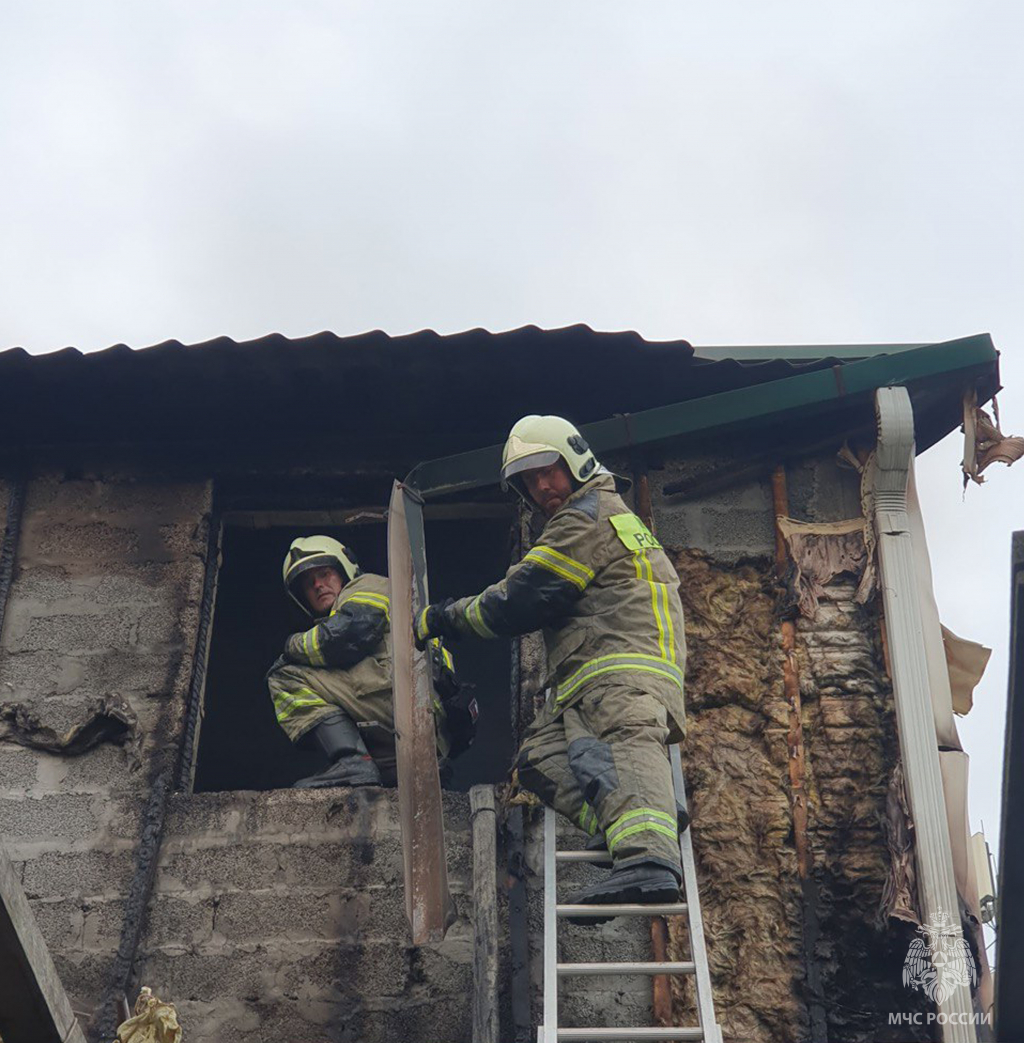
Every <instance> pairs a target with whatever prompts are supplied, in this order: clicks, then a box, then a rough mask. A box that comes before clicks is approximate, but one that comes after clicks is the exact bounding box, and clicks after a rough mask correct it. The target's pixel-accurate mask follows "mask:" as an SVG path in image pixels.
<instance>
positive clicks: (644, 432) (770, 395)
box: [406, 333, 999, 498]
mask: <svg viewBox="0 0 1024 1043" xmlns="http://www.w3.org/2000/svg"><path fill="white" fill-rule="evenodd" d="M998 357H999V353H998V352H997V351H996V349H995V345H994V344H993V343H992V338H991V337H990V336H989V335H988V334H987V333H983V334H978V335H976V336H972V337H962V338H959V339H957V340H951V341H944V342H942V343H939V344H928V345H925V346H923V347H917V348H906V349H904V350H900V351H898V352H895V353H894V354H890V355H881V356H877V357H872V358H865V359H862V360H860V361H856V362H850V363H847V364H844V365H835V366H833V367H832V368H831V369H824V370H817V371H815V372H813V373H805V374H801V375H798V376H793V377H787V378H785V379H782V380H775V381H771V382H769V383H766V384H759V385H756V386H754V387H750V388H742V389H739V390H735V391H725V392H721V393H719V394H717V395H708V396H706V397H705V398H699V399H691V400H689V401H686V402H678V403H675V404H673V405H669V406H659V407H657V408H655V409H648V410H645V411H643V412H640V413H632V414H629V415H628V416H615V417H610V418H608V419H607V420H600V421H597V422H596V423H592V424H587V425H585V426H584V427H583V428H582V432H583V434H584V436H585V437H586V439H587V441H588V442H589V443H590V445H591V446H592V448H593V449H594V451H595V452H596V453H597V454H599V455H600V454H601V453H608V452H614V451H616V450H619V449H625V448H627V447H632V446H642V445H648V444H652V443H657V442H666V441H669V440H672V441H676V440H679V439H685V438H686V437H687V436H692V435H696V434H701V435H706V434H708V433H711V432H724V431H728V430H735V429H738V428H742V427H756V426H763V425H766V424H769V423H772V422H774V421H776V420H777V419H778V418H780V417H781V416H783V415H785V416H787V417H792V416H793V415H795V414H801V415H805V416H813V415H815V414H818V413H821V412H823V411H825V410H828V409H830V408H832V407H834V405H835V404H836V403H837V402H843V401H849V400H850V399H852V398H854V397H855V396H858V395H862V394H864V393H870V392H873V391H874V390H875V389H876V388H879V387H887V386H893V385H906V386H908V387H913V385H914V384H915V383H918V382H922V381H928V380H929V378H942V377H948V378H949V379H950V380H951V381H952V380H961V381H963V380H966V379H969V378H972V377H973V378H976V377H977V376H980V375H984V374H985V373H986V372H989V371H990V374H991V380H990V382H989V384H990V386H988V387H986V388H984V389H982V391H983V395H982V398H983V400H987V398H988V397H989V396H990V395H991V394H992V393H994V392H995V391H996V390H998ZM949 430H952V428H949ZM945 433H948V432H945V431H944V432H943V434H945ZM939 437H941V435H940V436H939ZM935 441H937V438H936V437H935V433H934V432H929V434H928V438H927V443H926V444H922V445H919V450H920V449H923V448H927V445H930V444H933V443H934V442H935ZM500 462H501V446H497V445H492V446H487V447H485V448H482V449H476V450H472V451H470V452H468V453H459V454H457V455H455V456H448V457H442V458H440V459H437V460H429V461H425V462H423V463H421V464H419V465H417V466H416V467H415V468H414V469H413V470H412V472H411V473H410V474H409V476H408V478H407V479H406V481H407V483H408V484H410V485H413V486H414V487H415V488H416V489H418V490H419V491H420V493H421V494H422V495H423V496H424V497H426V498H433V497H438V496H444V495H451V494H453V493H461V492H468V491H471V490H473V489H479V488H483V487H486V486H491V485H495V484H496V483H497V477H496V476H497V474H498V470H499V467H500Z"/></svg>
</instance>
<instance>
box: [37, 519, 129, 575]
mask: <svg viewBox="0 0 1024 1043" xmlns="http://www.w3.org/2000/svg"><path fill="white" fill-rule="evenodd" d="M57 517H60V515H58V516H57ZM24 533H25V542H26V545H27V546H29V547H31V551H32V558H34V559H35V560H37V561H42V562H47V563H58V562H68V561H76V560H77V561H83V560H85V561H92V562H100V561H123V560H124V559H125V558H129V559H130V558H135V557H138V555H139V549H140V546H141V537H140V533H139V531H138V530H137V529H136V528H134V527H130V526H127V525H112V524H110V523H109V522H105V521H91V522H87V521H82V522H79V523H78V524H74V523H69V522H65V521H56V520H51V521H48V522H47V521H44V520H43V519H42V518H40V517H39V516H38V515H33V514H29V513H28V512H26V519H25V528H24ZM30 560H31V559H30Z"/></svg>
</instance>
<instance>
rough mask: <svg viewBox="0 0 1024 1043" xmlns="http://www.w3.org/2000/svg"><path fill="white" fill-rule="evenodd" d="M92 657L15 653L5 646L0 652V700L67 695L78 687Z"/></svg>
mask: <svg viewBox="0 0 1024 1043" xmlns="http://www.w3.org/2000/svg"><path fill="white" fill-rule="evenodd" d="M96 661H97V660H96V658H95V657H85V658H80V659H78V658H73V657H71V656H63V655H55V654H54V653H53V652H19V653H14V652H12V651H10V650H9V649H5V650H4V653H3V655H0V699H2V700H4V701H8V702H10V701H23V700H25V701H27V700H29V699H46V698H49V697H51V696H54V695H68V694H70V693H73V692H76V691H77V690H78V689H80V688H81V687H82V686H83V684H84V682H85V680H86V676H87V674H88V672H89V671H90V669H94V668H95V664H96Z"/></svg>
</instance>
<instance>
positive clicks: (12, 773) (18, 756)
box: [0, 743, 37, 794]
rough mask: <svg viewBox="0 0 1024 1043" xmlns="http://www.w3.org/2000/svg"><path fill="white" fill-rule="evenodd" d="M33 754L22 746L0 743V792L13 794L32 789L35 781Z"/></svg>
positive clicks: (34, 758) (34, 757)
mask: <svg viewBox="0 0 1024 1043" xmlns="http://www.w3.org/2000/svg"><path fill="white" fill-rule="evenodd" d="M36 763H37V758H36V756H35V754H34V753H33V752H32V751H30V750H27V749H26V748H25V747H24V746H14V745H10V744H7V743H0V792H2V791H10V792H12V793H15V794H20V793H24V792H25V791H26V790H29V789H32V788H33V787H34V786H35V781H36Z"/></svg>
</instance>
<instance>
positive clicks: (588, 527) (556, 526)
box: [443, 472, 686, 741]
mask: <svg viewBox="0 0 1024 1043" xmlns="http://www.w3.org/2000/svg"><path fill="white" fill-rule="evenodd" d="M443 625H444V632H445V633H459V634H476V635H478V636H480V637H495V636H497V635H499V634H523V633H526V632H527V631H531V630H537V629H541V630H542V631H543V635H544V642H545V645H546V648H547V668H548V684H549V685H550V686H553V692H552V693H551V694H550V696H549V698H550V699H551V700H552V701H551V703H550V704H549V706H550V709H551V710H552V711H553V712H554V713H555V715H558V714H560V713H561V712H562V711H563V710H565V709H566V707H569V706H572V705H573V704H574V703H576V702H577V701H578V700H579V699H581V698H582V696H583V695H584V694H585V693H586V692H588V691H590V690H592V689H593V687H594V686H595V685H598V684H600V683H601V682H604V681H615V682H618V683H620V684H635V685H636V686H637V687H639V688H642V689H644V690H645V691H648V692H650V693H651V694H652V695H654V696H655V697H656V698H658V699H659V701H661V702H662V703H663V704H664V705H665V707H666V709H667V710H668V715H669V727H670V730H671V735H670V741H678V740H679V739H681V738H682V735H683V732H684V730H685V712H684V707H683V669H684V666H685V662H686V641H685V637H684V633H683V611H682V605H681V603H680V601H679V577H678V576H677V574H676V571H675V569H674V568H673V567H672V563H671V562H670V561H669V559H668V555H667V554H666V553H665V551H664V550H663V549H662V547H661V544H659V543H658V541H657V540H656V539H655V537H654V536H653V535H651V533H650V532H649V531H648V529H647V527H646V526H645V525H644V524H643V522H642V521H641V520H640V519H639V518H638V517H637V516H636V515H635V514H633V512H632V511H630V510H629V508H628V507H626V505H625V503H624V502H623V500H622V498H621V497H620V496H619V495H618V493H617V492H616V491H615V478H614V476H613V475H611V474H609V473H607V472H604V473H599V474H598V475H597V476H596V477H595V478H592V479H591V480H590V481H589V482H586V483H585V484H584V485H583V486H582V487H581V488H579V489H578V490H576V492H574V493H573V494H572V496H570V497H569V498H568V499H567V500H566V501H565V503H564V504H563V505H562V506H561V507H560V508H559V509H558V511H557V512H556V513H555V514H554V515H553V516H552V517H551V518H549V519H548V521H547V523H546V524H545V526H544V529H543V531H542V533H541V535H540V537H539V540H538V542H537V544H536V545H535V546H534V547H533V548H532V549H531V550H530V551H529V553H527V554H526V556H525V557H524V558H523V560H522V561H520V562H519V563H518V564H516V565H513V566H512V568H511V569H509V571H508V574H507V575H506V576H505V578H504V579H503V580H501V581H500V582H499V583H495V584H493V585H492V586H490V587H488V588H487V589H486V590H484V591H483V592H482V593H480V594H478V595H476V596H475V597H469V598H463V599H461V600H459V601H455V602H452V603H450V604H448V605H447V606H446V607H445V608H444V610H443Z"/></svg>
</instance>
